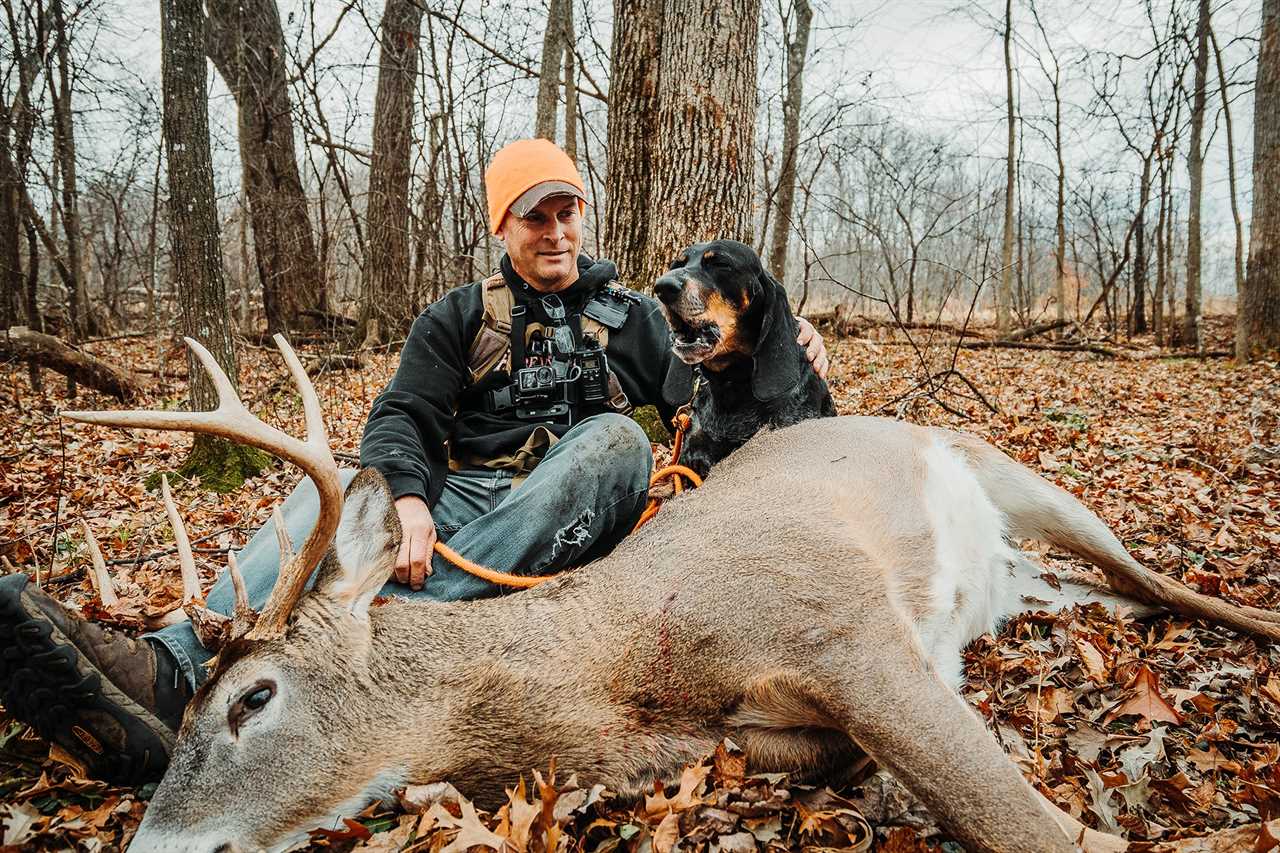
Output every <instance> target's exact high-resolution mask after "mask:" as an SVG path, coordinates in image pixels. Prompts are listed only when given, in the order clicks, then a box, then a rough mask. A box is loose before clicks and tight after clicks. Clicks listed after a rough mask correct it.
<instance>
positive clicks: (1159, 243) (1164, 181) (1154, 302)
mask: <svg viewBox="0 0 1280 853" xmlns="http://www.w3.org/2000/svg"><path fill="white" fill-rule="evenodd" d="M1156 156H1157V157H1159V158H1160V210H1159V213H1158V214H1157V217H1156V292H1155V294H1154V295H1153V296H1152V298H1151V323H1152V325H1153V326H1155V333H1156V345H1157V346H1164V342H1165V316H1164V292H1165V287H1166V283H1165V282H1166V275H1165V269H1166V261H1165V253H1166V252H1167V251H1168V249H1167V248H1166V246H1165V240H1164V231H1165V220H1166V219H1167V218H1168V216H1169V206H1168V205H1169V170H1168V169H1167V168H1165V155H1164V153H1163V152H1161V151H1159V149H1158V148H1157V153H1156Z"/></svg>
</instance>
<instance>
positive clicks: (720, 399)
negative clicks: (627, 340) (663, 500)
mask: <svg viewBox="0 0 1280 853" xmlns="http://www.w3.org/2000/svg"><path fill="white" fill-rule="evenodd" d="M653 293H654V295H655V296H656V297H657V298H658V300H659V301H660V302H661V303H662V309H663V313H664V314H665V315H666V318H667V322H668V323H669V324H670V325H671V347H672V349H673V350H674V352H675V354H676V356H677V357H679V359H680V360H681V361H683V362H684V363H685V364H689V365H694V370H695V371H701V373H702V385H701V387H700V389H699V391H698V393H697V394H695V395H694V401H693V424H692V426H691V427H690V430H689V433H688V435H687V437H686V439H685V446H684V447H685V449H684V452H683V453H682V454H681V459H680V461H681V462H682V463H683V464H685V465H688V466H689V467H690V468H692V469H693V470H694V471H696V472H698V474H700V475H706V473H707V471H709V470H710V468H711V466H712V465H714V464H716V463H717V462H719V461H720V460H721V459H723V458H724V457H726V456H728V455H729V454H730V453H732V452H733V451H734V450H736V449H738V448H739V447H741V446H742V445H743V444H745V443H746V442H747V440H748V439H750V438H751V437H752V436H753V435H755V434H756V433H757V432H759V431H760V430H761V429H762V428H765V427H769V428H777V427H784V426H790V425H791V424H794V423H799V422H800V421H803V420H807V419H809V418H822V417H833V416H834V415H835V413H836V406H835V403H834V402H833V401H832V399H831V392H830V391H829V390H828V389H827V383H826V382H824V381H823V380H822V378H821V377H820V376H818V374H817V373H815V372H814V371H813V368H812V367H811V366H810V364H809V362H808V360H807V359H806V358H805V354H804V349H803V348H802V347H801V346H800V345H799V344H798V343H796V334H797V332H798V328H797V326H796V319H795V317H794V316H793V315H792V313H791V307H790V306H789V305H788V304H787V292H786V291H785V290H784V289H783V287H782V285H781V284H779V283H778V281H777V280H776V279H775V278H774V277H773V276H771V275H769V274H768V273H767V272H765V270H764V267H763V266H762V265H761V263H760V258H759V256H757V255H756V253H755V250H753V249H752V248H751V247H750V246H748V245H746V244H744V243H739V242H737V241H736V240H713V241H712V242H710V243H699V244H698V245H696V246H690V247H689V248H688V249H686V250H684V251H683V252H681V253H680V255H678V256H677V257H676V260H675V262H674V263H673V264H672V265H671V270H670V271H669V272H668V273H667V274H666V275H664V276H662V277H661V278H659V279H658V280H657V282H655V283H654V285H653Z"/></svg>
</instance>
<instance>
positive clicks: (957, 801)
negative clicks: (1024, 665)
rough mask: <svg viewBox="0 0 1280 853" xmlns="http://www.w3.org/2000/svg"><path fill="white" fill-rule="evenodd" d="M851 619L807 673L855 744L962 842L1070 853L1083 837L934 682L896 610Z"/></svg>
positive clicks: (1000, 848)
mask: <svg viewBox="0 0 1280 853" xmlns="http://www.w3.org/2000/svg"><path fill="white" fill-rule="evenodd" d="M886 609H887V608H886ZM859 621H860V622H861V627H860V628H859V629H858V630H857V631H856V632H854V633H850V634H846V635H845V636H846V641H845V642H843V643H839V642H837V643H832V644H831V646H830V647H829V649H828V651H827V653H826V655H824V657H823V660H822V661H821V662H820V667H821V669H820V670H819V671H817V672H815V673H814V674H815V675H816V676H817V677H818V680H819V683H818V684H817V685H815V686H816V688H817V689H816V690H815V696H817V697H821V700H820V701H821V705H822V706H823V711H824V713H826V714H828V715H830V716H831V717H832V718H833V719H834V720H835V721H836V722H838V723H839V724H840V725H841V727H843V728H844V729H845V731H847V732H848V734H849V736H850V737H851V738H852V739H853V740H854V741H855V742H856V743H857V744H858V746H860V747H862V748H863V749H864V750H866V752H867V754H868V755H870V756H871V757H872V758H873V759H874V760H875V761H876V762H877V763H878V764H880V765H881V766H882V767H885V768H887V769H888V770H889V771H890V772H892V773H893V774H894V775H895V776H897V777H898V778H899V779H900V780H901V781H902V782H903V783H904V784H905V785H906V786H907V788H908V789H909V790H910V791H911V792H912V793H913V794H915V795H916V796H917V797H919V798H920V799H921V800H922V801H923V802H924V804H925V805H926V806H927V807H928V808H929V810H930V811H931V812H932V813H933V814H934V816H936V817H937V818H938V819H939V820H940V821H941V822H942V823H943V825H944V826H946V828H947V830H948V831H949V832H951V833H952V834H953V835H954V836H956V837H957V838H958V839H960V840H961V841H962V842H963V843H964V844H965V845H966V846H967V847H969V848H970V849H973V850H989V851H1009V853H1014V851H1019V853H1020V852H1021V851H1029V850H1036V851H1040V850H1043V851H1062V853H1069V851H1073V850H1075V849H1077V840H1079V841H1081V842H1084V843H1088V842H1090V840H1091V839H1089V838H1079V833H1078V832H1077V831H1076V829H1075V827H1077V826H1079V825H1078V824H1075V822H1074V821H1071V819H1070V818H1069V816H1066V815H1056V814H1054V813H1053V811H1054V807H1053V806H1052V805H1051V804H1049V803H1048V801H1047V800H1045V799H1044V798H1043V797H1041V796H1040V795H1039V794H1037V793H1036V791H1035V789H1034V788H1032V787H1031V785H1030V784H1029V783H1028V782H1027V781H1026V780H1025V779H1024V778H1023V777H1022V774H1021V772H1019V770H1018V768H1017V767H1016V766H1015V765H1014V764H1013V762H1012V761H1010V760H1009V758H1008V756H1006V755H1005V754H1004V751H1003V750H1002V749H1001V748H1000V746H999V744H997V743H996V741H995V739H994V738H993V737H992V736H991V734H990V732H988V731H987V729H986V727H985V726H984V725H983V723H982V721H981V720H980V719H979V718H978V716H977V714H975V713H974V712H973V710H972V709H970V708H969V707H968V706H967V705H966V704H965V703H964V701H963V700H962V699H961V698H960V697H959V696H958V695H957V694H956V693H955V692H954V691H952V690H951V689H949V688H948V687H947V686H946V685H945V684H943V683H942V681H941V679H940V678H939V677H938V676H937V674H936V673H935V672H934V671H933V669H932V667H931V666H929V664H928V663H927V662H926V661H925V660H924V657H923V655H922V653H921V652H920V650H919V647H918V644H917V643H916V642H914V640H913V638H912V637H911V635H910V633H909V629H908V628H907V627H906V625H905V624H903V623H902V621H901V619H899V618H897V617H896V614H895V615H890V614H888V613H886V614H884V617H883V619H880V620H874V621H872V620H868V619H867V614H866V613H865V612H864V614H863V618H862V619H860V620H859ZM877 623H878V627H877V630H876V631H875V635H874V636H872V635H871V634H870V626H871V625H873V624H877ZM1063 818H1066V821H1064V820H1063ZM1080 828H1081V829H1083V827H1080ZM1116 841H1117V842H1119V843H1120V844H1121V845H1123V842H1122V841H1120V839H1116ZM1108 843H1109V842H1108ZM1097 849H1106V848H1103V847H1099V848H1097ZM1111 849H1123V847H1119V848H1111Z"/></svg>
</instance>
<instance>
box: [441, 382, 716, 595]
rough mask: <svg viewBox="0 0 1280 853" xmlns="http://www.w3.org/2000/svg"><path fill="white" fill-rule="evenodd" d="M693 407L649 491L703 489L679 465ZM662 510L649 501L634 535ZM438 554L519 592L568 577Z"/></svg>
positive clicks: (679, 416) (683, 412) (681, 417)
mask: <svg viewBox="0 0 1280 853" xmlns="http://www.w3.org/2000/svg"><path fill="white" fill-rule="evenodd" d="M698 384H699V383H697V382H695V383H694V386H693V393H694V395H697V393H698ZM692 406H693V398H692V397H691V398H690V399H689V402H688V403H686V404H685V405H683V406H681V407H680V410H679V411H677V412H676V416H675V417H674V418H673V419H672V422H673V425H674V426H675V428H676V437H675V440H674V441H673V442H671V464H670V465H667V466H665V467H663V468H661V469H659V470H657V471H655V472H654V473H653V476H652V477H650V478H649V488H651V489H652V488H653V487H654V486H656V485H658V483H661V482H662V481H663V480H667V479H670V480H671V481H672V483H673V484H674V485H675V490H676V494H677V495H678V494H681V493H683V492H684V481H685V480H688V481H689V485H690V486H691V487H694V488H696V487H698V486H701V485H702V478H701V477H699V476H698V475H697V474H696V473H694V472H693V471H692V470H690V469H689V468H687V467H685V466H684V465H681V464H679V463H680V451H681V450H683V449H684V434H685V433H686V432H687V431H688V429H689V425H690V424H691V423H693V418H692V417H691V416H690V414H689V411H690V409H691V408H692ZM661 508H662V499H660V498H649V505H648V506H646V507H645V508H644V512H642V513H641V514H640V520H639V521H637V522H636V526H635V527H633V528H631V532H632V533H635V532H636V531H637V530H639V529H640V528H641V527H644V526H645V525H646V524H648V523H649V521H650V520H651V519H652V518H653V517H654V516H655V515H657V514H658V510H659V509H661ZM435 550H436V553H437V554H439V555H440V556H441V557H444V558H445V559H446V560H448V561H449V562H450V563H453V564H454V565H455V566H457V567H458V568H460V569H462V570H463V571H464V572H466V573H468V574H471V575H475V576H476V577H478V578H480V579H481V580H486V581H488V582H489V583H493V584H497V585H499V586H509V587H513V588H515V589H529V588H530V587H535V586H537V585H538V584H540V583H543V582H544V581H549V580H551V579H552V578H558V577H560V575H562V574H564V573H563V572H557V573H556V574H554V575H514V574H511V573H509V572H499V571H496V570H494V569H490V568H487V567H485V566H482V565H480V564H479V563H473V562H471V561H470V560H468V559H467V558H466V557H464V556H462V555H461V554H459V553H458V552H457V551H455V550H453V549H452V548H450V547H449V546H448V545H445V544H444V543H443V542H439V541H437V542H436V545H435Z"/></svg>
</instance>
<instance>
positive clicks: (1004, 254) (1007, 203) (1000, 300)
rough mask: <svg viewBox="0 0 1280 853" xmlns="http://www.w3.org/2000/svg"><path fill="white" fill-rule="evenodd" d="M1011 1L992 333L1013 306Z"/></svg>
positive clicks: (1008, 0)
mask: <svg viewBox="0 0 1280 853" xmlns="http://www.w3.org/2000/svg"><path fill="white" fill-rule="evenodd" d="M1012 41H1013V0H1005V4H1004V75H1005V126H1006V129H1007V131H1008V145H1007V147H1006V159H1005V182H1004V239H1003V241H1002V242H1001V244H1000V290H999V291H997V293H996V331H998V332H999V333H1001V334H1004V333H1005V332H1007V331H1009V328H1010V325H1011V320H1010V308H1011V306H1012V303H1013V191H1014V169H1015V167H1016V163H1015V161H1014V156H1015V150H1014V145H1015V139H1014V126H1013V54H1012V50H1011V43H1012Z"/></svg>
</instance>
